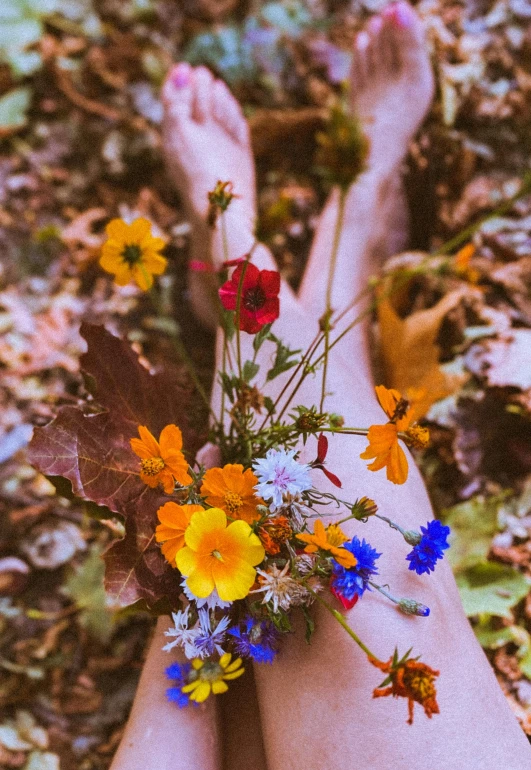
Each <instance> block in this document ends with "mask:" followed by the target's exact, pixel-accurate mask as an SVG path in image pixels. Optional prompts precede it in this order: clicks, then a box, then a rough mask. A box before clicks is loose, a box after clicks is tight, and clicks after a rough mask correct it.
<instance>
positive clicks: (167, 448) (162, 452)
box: [130, 425, 192, 495]
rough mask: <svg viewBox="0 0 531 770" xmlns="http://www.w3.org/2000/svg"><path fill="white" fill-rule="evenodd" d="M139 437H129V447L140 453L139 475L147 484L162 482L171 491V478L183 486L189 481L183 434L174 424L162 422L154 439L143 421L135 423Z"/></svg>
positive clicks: (173, 484) (167, 491)
mask: <svg viewBox="0 0 531 770" xmlns="http://www.w3.org/2000/svg"><path fill="white" fill-rule="evenodd" d="M138 433H139V435H140V438H132V439H131V441H130V444H131V449H132V450H133V452H134V453H135V454H136V455H138V457H140V459H141V462H140V478H141V479H142V481H143V482H144V484H147V485H148V487H156V486H157V485H158V484H162V486H163V488H164V491H165V492H166V494H168V495H169V494H171V493H172V492H173V489H174V487H175V481H178V482H179V484H182V485H183V486H186V485H187V484H190V483H191V481H192V477H191V476H190V475H189V474H188V463H187V462H186V460H185V458H184V455H183V453H182V452H181V448H182V445H183V436H182V433H181V431H180V430H179V428H178V427H177V426H176V425H166V427H165V428H164V429H163V431H162V433H161V434H160V438H159V440H158V441H157V439H156V438H155V436H153V434H152V433H151V432H150V431H149V430H148V429H147V428H146V426H145V425H139V426H138Z"/></svg>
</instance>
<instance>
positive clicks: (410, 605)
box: [398, 599, 430, 618]
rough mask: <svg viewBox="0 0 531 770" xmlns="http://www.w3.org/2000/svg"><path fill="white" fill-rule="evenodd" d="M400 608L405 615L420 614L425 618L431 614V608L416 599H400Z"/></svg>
mask: <svg viewBox="0 0 531 770" xmlns="http://www.w3.org/2000/svg"><path fill="white" fill-rule="evenodd" d="M398 609H399V610H400V612H403V613H404V615H420V616H421V617H423V618H425V617H427V616H428V615H429V614H430V608H429V607H426V605H425V604H421V603H420V602H416V601H415V599H400V601H399V602H398Z"/></svg>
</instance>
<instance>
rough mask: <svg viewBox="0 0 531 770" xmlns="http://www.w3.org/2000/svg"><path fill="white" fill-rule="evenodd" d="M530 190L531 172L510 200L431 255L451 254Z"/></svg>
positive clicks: (509, 208)
mask: <svg viewBox="0 0 531 770" xmlns="http://www.w3.org/2000/svg"><path fill="white" fill-rule="evenodd" d="M529 192H531V173H529V172H528V173H527V174H526V175H525V176H524V178H523V181H522V186H521V187H520V189H519V190H518V192H517V193H515V194H514V195H512V196H511V197H510V198H509V199H508V200H506V201H504V202H503V203H502V204H500V206H498V208H496V209H494V211H492V212H491V213H490V214H487V216H485V217H482V218H481V219H479V220H478V221H477V222H475V223H473V224H471V225H470V226H469V227H466V228H465V229H464V230H461V232H460V233H457V235H455V236H454V237H453V238H450V240H449V241H446V243H443V245H442V246H440V247H439V248H438V249H436V250H435V251H434V252H433V254H430V257H440V256H442V255H444V254H450V253H451V252H452V251H455V249H456V248H458V247H459V246H461V244H463V243H466V241H468V240H470V238H471V237H472V236H473V235H474V234H475V233H476V232H477V231H478V230H479V229H480V228H481V227H482V226H483V225H484V224H485V222H489V221H490V220H491V219H496V217H499V216H502V214H505V213H506V212H507V211H510V210H511V208H512V207H513V206H514V204H515V203H516V202H517V201H519V200H520V198H523V197H524V196H525V195H527V194H528V193H529Z"/></svg>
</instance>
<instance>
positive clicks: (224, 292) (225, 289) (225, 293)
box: [218, 281, 238, 310]
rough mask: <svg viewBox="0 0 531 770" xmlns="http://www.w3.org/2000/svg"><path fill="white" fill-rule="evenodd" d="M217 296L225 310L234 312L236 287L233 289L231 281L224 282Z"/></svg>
mask: <svg viewBox="0 0 531 770" xmlns="http://www.w3.org/2000/svg"><path fill="white" fill-rule="evenodd" d="M218 295H219V298H220V300H221V304H222V305H223V307H224V308H225V310H236V298H237V296H238V286H236V288H234V285H233V283H232V281H225V283H224V284H223V286H220V288H219V289H218Z"/></svg>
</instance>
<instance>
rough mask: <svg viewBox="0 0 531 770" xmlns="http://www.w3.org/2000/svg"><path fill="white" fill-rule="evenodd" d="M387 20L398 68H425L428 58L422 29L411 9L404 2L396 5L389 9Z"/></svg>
mask: <svg viewBox="0 0 531 770" xmlns="http://www.w3.org/2000/svg"><path fill="white" fill-rule="evenodd" d="M388 18H389V22H390V24H389V31H390V33H391V35H392V38H393V40H394V47H395V51H396V57H397V61H398V64H399V66H400V68H401V69H411V68H412V67H413V68H418V67H419V66H422V67H424V66H426V63H427V62H428V56H427V52H426V41H425V36H424V28H423V26H422V22H421V21H420V19H419V17H418V16H417V14H416V13H415V11H414V10H413V8H412V7H411V6H410V5H409V3H406V2H399V3H396V4H394V5H393V6H392V7H391V8H390V11H389V17H388Z"/></svg>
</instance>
